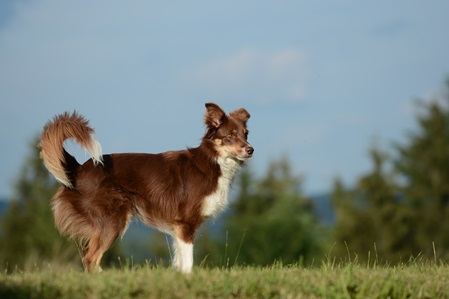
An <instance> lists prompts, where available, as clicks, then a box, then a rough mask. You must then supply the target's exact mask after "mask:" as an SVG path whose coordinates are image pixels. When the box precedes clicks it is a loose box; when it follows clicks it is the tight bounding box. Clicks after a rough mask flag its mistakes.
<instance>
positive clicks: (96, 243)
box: [83, 231, 119, 272]
mask: <svg viewBox="0 0 449 299" xmlns="http://www.w3.org/2000/svg"><path fill="white" fill-rule="evenodd" d="M118 236H119V234H118V233H117V232H113V231H109V232H108V231H106V232H105V231H99V232H96V233H95V234H94V235H93V236H92V237H91V238H90V239H89V240H88V241H87V243H86V246H85V248H84V257H83V264H84V269H85V271H86V272H92V271H101V268H100V261H101V258H102V257H103V254H104V253H105V252H106V250H108V249H109V247H111V245H112V244H113V243H114V242H115V240H116V239H117V238H118Z"/></svg>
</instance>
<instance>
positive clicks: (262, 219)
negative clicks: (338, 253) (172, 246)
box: [202, 157, 324, 265]
mask: <svg viewBox="0 0 449 299" xmlns="http://www.w3.org/2000/svg"><path fill="white" fill-rule="evenodd" d="M301 183H302V179H301V177H298V176H294V175H293V174H292V171H291V167H290V162H289V161H288V159H287V157H283V158H282V159H280V160H279V161H273V162H272V163H271V164H270V165H269V167H268V170H267V173H266V174H265V176H264V177H263V178H262V179H256V178H254V174H253V173H252V172H251V169H250V168H249V167H247V168H245V169H243V171H242V172H241V173H240V175H239V177H238V180H237V182H236V185H237V188H238V194H237V197H236V199H235V201H234V202H233V204H232V205H231V210H230V212H229V216H228V217H226V219H225V222H226V223H225V225H224V228H223V229H222V231H225V233H223V232H222V235H223V234H226V238H225V239H220V240H215V243H214V244H212V245H211V244H208V247H207V249H208V250H209V254H210V256H209V261H212V263H215V264H220V261H221V262H223V255H225V256H224V259H225V261H224V262H225V265H228V264H229V263H232V264H234V263H238V264H249V265H270V264H272V263H273V262H275V261H279V262H283V263H287V264H289V263H295V262H298V261H300V260H302V261H304V262H305V263H312V262H313V260H314V258H316V257H318V256H321V254H322V247H321V245H322V242H323V239H324V231H323V230H322V229H321V228H320V226H319V225H318V223H317V221H316V217H315V216H314V214H313V211H312V209H313V205H312V203H311V201H310V200H308V199H307V198H305V197H304V196H303V195H302V193H301V190H300V186H301ZM203 246H204V245H203ZM214 249H215V252H214V251H213V250H214ZM217 249H218V251H217ZM202 252H203V254H204V250H202Z"/></svg>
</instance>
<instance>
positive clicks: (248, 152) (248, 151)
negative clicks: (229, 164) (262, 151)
mask: <svg viewBox="0 0 449 299" xmlns="http://www.w3.org/2000/svg"><path fill="white" fill-rule="evenodd" d="M253 153H254V148H253V147H252V146H251V145H248V146H246V147H244V148H243V149H242V150H241V151H240V152H239V154H238V155H237V156H236V158H237V159H239V160H240V161H243V162H244V161H246V160H248V159H249V158H251V157H252V156H253Z"/></svg>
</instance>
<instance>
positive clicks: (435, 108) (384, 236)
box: [0, 79, 449, 269]
mask: <svg viewBox="0 0 449 299" xmlns="http://www.w3.org/2000/svg"><path fill="white" fill-rule="evenodd" d="M417 106H418V107H419V111H420V112H419V113H418V114H417V115H416V129H415V130H414V131H412V132H409V133H407V135H406V141H405V142H402V143H397V142H396V143H394V144H393V145H392V146H391V148H387V149H384V148H380V147H379V146H376V145H375V146H372V147H371V148H370V150H369V158H370V161H371V170H370V171H369V172H367V173H365V174H361V175H360V177H359V178H358V180H357V182H356V184H354V186H345V185H344V183H343V182H342V181H341V179H339V178H338V177H337V178H336V179H335V182H334V184H333V186H330V188H331V192H330V194H328V196H327V197H326V198H327V199H328V204H329V205H330V206H331V207H332V215H331V216H332V221H331V225H328V224H326V223H329V221H328V220H329V219H323V217H325V216H323V215H321V216H320V215H318V213H317V206H316V205H317V204H323V202H318V201H317V200H316V199H315V198H313V197H308V196H306V195H304V194H303V192H302V191H301V184H302V181H303V178H302V176H301V175H298V174H297V173H296V171H295V170H294V169H291V167H290V163H289V160H288V157H287V156H281V158H280V159H278V160H273V161H270V162H269V163H268V167H267V170H266V172H265V173H264V174H263V175H262V176H256V175H255V174H254V172H253V170H252V168H251V164H249V165H247V166H246V167H245V168H243V169H242V171H240V173H239V175H238V176H237V178H236V180H235V182H234V187H233V188H234V190H233V195H232V196H231V204H230V208H229V209H228V210H227V212H226V213H225V214H224V215H222V216H221V217H220V218H218V219H217V220H212V221H209V222H208V223H207V224H205V225H203V228H202V229H201V230H200V232H199V233H198V235H197V242H196V251H195V255H196V263H197V264H201V265H204V266H220V267H228V266H233V265H262V266H263V265H270V264H272V263H273V262H281V263H283V264H290V263H302V264H304V265H309V266H310V265H320V264H321V262H322V261H323V260H325V259H329V258H331V259H334V260H338V261H339V260H348V259H349V260H355V259H357V260H358V261H361V262H362V261H363V262H367V261H370V262H385V263H390V264H396V263H400V262H407V261H409V260H410V259H411V258H417V257H419V258H423V259H430V260H435V259H441V260H444V261H448V259H449V238H448V237H447V234H448V231H449V79H448V80H447V81H446V85H445V89H444V91H443V92H441V94H439V95H438V96H437V97H436V98H435V99H432V100H431V101H424V100H419V101H417ZM380 117H381V116H380ZM36 144H37V140H34V141H33V142H32V143H31V151H30V154H29V157H28V158H27V159H26V160H25V161H24V163H23V165H24V166H23V169H22V171H21V173H20V175H19V177H18V178H17V181H16V184H15V194H14V196H13V198H11V199H10V200H9V201H8V204H7V208H6V209H5V211H4V212H3V213H2V215H1V218H0V250H1V251H0V263H1V265H3V267H4V268H6V269H13V268H16V267H19V268H22V267H27V265H29V264H35V263H39V264H45V263H54V262H56V263H64V264H73V265H74V266H77V267H81V266H80V265H81V264H80V258H79V254H78V250H77V246H76V244H75V243H74V242H73V241H69V240H66V239H65V238H62V237H60V236H59V235H58V233H57V231H56V229H55V228H54V224H53V218H52V216H51V210H50V206H49V203H50V201H49V200H50V198H51V197H52V196H53V194H54V193H55V192H56V190H57V188H58V184H57V183H56V182H55V180H54V179H53V178H52V177H51V176H50V175H49V173H48V171H47V170H46V169H45V167H44V166H43V164H42V162H41V160H40V159H39V153H38V149H37V147H36ZM329 154H330V155H331V154H332V150H331V149H330V150H329ZM317 163H319V161H317ZM348 163H351V162H350V161H348ZM331 216H328V217H331ZM142 227H143V226H141V225H136V224H133V225H132V226H131V228H130V230H129V231H128V234H130V235H131V237H129V238H128V237H126V236H125V238H124V239H123V240H122V241H121V242H120V241H119V242H117V245H115V246H114V247H113V248H112V249H111V250H109V251H108V254H107V255H106V256H105V258H104V260H103V265H110V264H111V263H117V261H120V260H123V259H129V260H131V261H132V263H138V262H142V261H143V260H144V259H150V260H151V261H152V262H156V263H160V262H162V263H164V264H168V263H169V260H170V250H169V249H168V243H169V242H170V240H168V239H167V238H166V237H164V236H163V235H162V234H159V233H157V234H156V233H154V232H151V231H148V230H146V229H143V228H142ZM133 235H134V237H133ZM145 252H147V254H145ZM138 253H139V254H138ZM119 257H120V259H119Z"/></svg>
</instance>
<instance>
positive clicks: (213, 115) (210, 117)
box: [204, 103, 226, 128]
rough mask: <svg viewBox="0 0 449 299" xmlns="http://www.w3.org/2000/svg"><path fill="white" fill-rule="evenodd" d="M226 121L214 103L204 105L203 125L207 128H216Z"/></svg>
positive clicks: (222, 112)
mask: <svg viewBox="0 0 449 299" xmlns="http://www.w3.org/2000/svg"><path fill="white" fill-rule="evenodd" d="M225 119H226V113H225V112H224V111H223V110H221V108H220V107H218V105H217V104H214V103H206V114H205V115H204V123H205V124H206V125H207V126H209V127H215V128H218V127H219V126H220V125H221V124H222V123H223V122H224V121H225Z"/></svg>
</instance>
